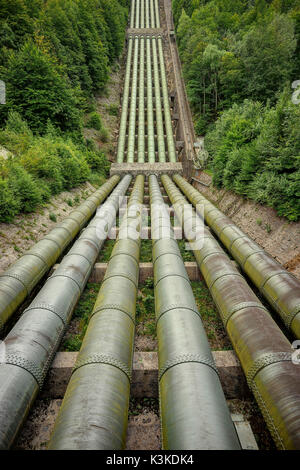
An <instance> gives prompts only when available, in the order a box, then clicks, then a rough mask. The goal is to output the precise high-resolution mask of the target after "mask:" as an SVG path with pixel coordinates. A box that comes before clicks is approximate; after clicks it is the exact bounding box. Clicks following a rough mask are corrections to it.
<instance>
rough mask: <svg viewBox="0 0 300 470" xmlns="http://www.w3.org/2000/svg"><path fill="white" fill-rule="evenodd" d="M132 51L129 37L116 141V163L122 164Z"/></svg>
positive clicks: (131, 41)
mask: <svg viewBox="0 0 300 470" xmlns="http://www.w3.org/2000/svg"><path fill="white" fill-rule="evenodd" d="M132 49H133V39H132V37H131V36H130V37H129V39H128V54H127V63H126V73H125V83H124V92H123V102H122V114H121V119H120V129H119V140H118V149H117V162H118V163H123V161H124V152H125V143H126V128H127V115H128V103H129V88H130V76H131V61H132Z"/></svg>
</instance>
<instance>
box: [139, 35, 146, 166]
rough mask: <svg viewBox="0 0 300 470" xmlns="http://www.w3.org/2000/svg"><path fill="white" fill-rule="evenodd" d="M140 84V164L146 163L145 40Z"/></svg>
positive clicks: (142, 46) (142, 45)
mask: <svg viewBox="0 0 300 470" xmlns="http://www.w3.org/2000/svg"><path fill="white" fill-rule="evenodd" d="M140 44H141V50H140V78H139V80H140V82H139V123H138V162H139V163H144V161H145V70H144V67H145V39H144V38H143V37H141V38H140Z"/></svg>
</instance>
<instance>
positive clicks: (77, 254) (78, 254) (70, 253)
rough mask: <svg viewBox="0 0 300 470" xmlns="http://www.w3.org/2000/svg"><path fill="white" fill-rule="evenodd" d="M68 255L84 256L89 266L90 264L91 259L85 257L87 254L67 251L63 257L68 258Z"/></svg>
mask: <svg viewBox="0 0 300 470" xmlns="http://www.w3.org/2000/svg"><path fill="white" fill-rule="evenodd" d="M69 256H80V257H81V258H84V259H85V260H86V261H87V262H88V263H89V265H90V266H92V263H91V260H89V259H88V258H87V256H84V255H82V254H81V253H72V252H69V253H68V254H67V255H66V256H65V258H68V257H69Z"/></svg>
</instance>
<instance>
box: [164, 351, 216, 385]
mask: <svg viewBox="0 0 300 470" xmlns="http://www.w3.org/2000/svg"><path fill="white" fill-rule="evenodd" d="M191 362H193V363H198V364H203V365H205V366H208V367H210V368H211V369H212V370H213V371H214V372H215V373H216V374H217V375H218V376H219V372H218V369H217V367H216V365H215V363H214V362H213V361H212V360H211V359H210V358H209V357H206V356H202V355H200V354H182V355H180V356H176V357H175V358H174V359H169V360H168V361H167V362H166V363H165V364H164V365H163V366H162V367H161V368H160V369H159V373H158V380H159V382H160V381H161V379H162V377H163V375H164V374H165V373H166V372H167V371H168V370H169V369H171V368H172V367H175V366H177V365H179V364H187V363H191Z"/></svg>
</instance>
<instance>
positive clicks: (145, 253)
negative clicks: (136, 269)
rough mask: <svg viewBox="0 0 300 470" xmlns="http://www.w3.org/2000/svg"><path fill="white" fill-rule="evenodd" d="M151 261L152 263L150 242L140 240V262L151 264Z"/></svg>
mask: <svg viewBox="0 0 300 470" xmlns="http://www.w3.org/2000/svg"><path fill="white" fill-rule="evenodd" d="M151 261H152V241H151V240H142V242H141V255H140V262H141V263H151Z"/></svg>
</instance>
